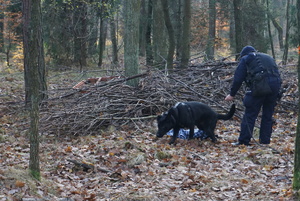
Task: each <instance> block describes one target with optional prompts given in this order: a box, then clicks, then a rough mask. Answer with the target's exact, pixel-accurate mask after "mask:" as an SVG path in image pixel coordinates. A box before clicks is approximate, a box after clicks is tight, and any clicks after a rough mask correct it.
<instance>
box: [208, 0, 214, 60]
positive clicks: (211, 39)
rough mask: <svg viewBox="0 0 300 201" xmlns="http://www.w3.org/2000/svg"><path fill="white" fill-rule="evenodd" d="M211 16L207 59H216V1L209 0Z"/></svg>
mask: <svg viewBox="0 0 300 201" xmlns="http://www.w3.org/2000/svg"><path fill="white" fill-rule="evenodd" d="M208 9H209V11H208V13H209V17H208V19H209V20H208V21H209V23H208V26H209V27H208V40H207V44H206V55H207V59H209V60H211V59H214V54H215V37H216V1H215V0H209V7H208Z"/></svg>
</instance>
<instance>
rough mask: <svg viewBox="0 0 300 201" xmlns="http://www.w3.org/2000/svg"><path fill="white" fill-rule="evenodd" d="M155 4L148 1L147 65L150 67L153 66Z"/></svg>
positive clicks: (150, 0)
mask: <svg viewBox="0 0 300 201" xmlns="http://www.w3.org/2000/svg"><path fill="white" fill-rule="evenodd" d="M152 4H153V2H152V0H148V12H147V29H146V64H147V65H148V66H152V65H153V47H152V40H151V33H152V21H153V20H152V18H153V13H152V11H153V5H152Z"/></svg>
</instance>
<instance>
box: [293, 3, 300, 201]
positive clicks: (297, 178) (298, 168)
mask: <svg viewBox="0 0 300 201" xmlns="http://www.w3.org/2000/svg"><path fill="white" fill-rule="evenodd" d="M297 21H298V27H297V29H298V33H300V0H297ZM297 68H298V88H299V87H300V34H298V66H297ZM298 93H299V95H300V92H298ZM298 114H300V101H299V102H298ZM293 189H294V190H296V191H298V190H300V115H298V123H297V132H296V140H295V159H294V178H293ZM298 197H299V195H298Z"/></svg>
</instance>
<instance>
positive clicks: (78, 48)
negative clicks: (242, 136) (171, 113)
mask: <svg viewBox="0 0 300 201" xmlns="http://www.w3.org/2000/svg"><path fill="white" fill-rule="evenodd" d="M299 10H300V0H297V1H296V0H284V1H283V0H98V1H96V0H89V1H87V0H0V200H23V201H25V200H26V201H33V200H34V201H35V200H37V199H35V198H39V200H71V201H72V200H90V201H94V200H122V201H123V200H125V201H126V200H128V201H129V200H267V199H269V200H293V199H296V198H297V197H299V195H300V193H299V191H298V189H299V186H300V182H299V181H300V179H299V178H300V173H299V172H300V170H299V169H300V168H299V167H300V162H299V161H300V159H298V157H299V155H300V148H299V146H298V147H295V141H296V140H298V141H299V140H300V137H298V135H300V130H299V129H300V127H299V126H298V127H297V125H299V122H300V118H299V121H298V122H297V114H298V110H299V90H298V85H299V84H298V78H297V70H298V72H300V71H299V68H300V63H299V62H298V60H299V58H298V57H299V55H300V54H299V52H300V49H299V40H300V39H299V31H300V26H299V23H298V22H299V21H300V12H299ZM245 45H252V46H254V47H255V48H256V49H257V50H258V51H260V52H265V53H268V54H270V55H272V56H273V57H274V58H275V59H276V62H277V63H278V66H279V70H280V71H281V75H282V78H283V84H282V91H283V92H284V93H283V97H282V98H281V100H280V101H278V104H277V106H276V111H275V113H274V122H273V123H274V125H273V136H272V144H271V145H270V147H269V146H268V147H263V146H260V145H259V144H254V145H253V146H251V147H250V148H249V147H246V146H241V147H233V146H231V143H232V142H234V141H236V139H237V137H238V135H239V130H240V128H239V126H240V125H239V123H240V120H241V118H242V116H243V110H244V106H243V95H244V91H243V90H240V92H239V93H238V94H237V95H236V100H235V103H236V107H237V110H236V113H235V115H234V118H233V119H232V120H229V121H226V122H224V121H220V122H218V124H217V128H216V134H217V135H218V136H219V138H218V141H217V143H212V142H210V141H209V140H199V139H193V140H189V141H186V140H183V139H178V140H177V141H178V144H177V145H175V146H170V145H168V144H167V142H168V140H169V139H168V137H167V136H165V137H164V138H162V139H159V140H158V139H157V138H155V133H156V131H157V124H156V117H157V115H158V114H161V113H163V112H165V111H167V110H168V108H170V107H171V106H173V105H174V104H176V103H177V102H181V101H200V102H203V103H205V104H207V105H209V106H210V107H212V108H213V109H214V110H216V111H217V112H218V113H225V112H227V111H228V109H229V108H230V105H231V103H228V102H224V98H225V96H226V95H227V94H228V92H229V89H230V85H231V82H232V77H233V74H234V71H235V68H236V66H237V64H238V59H239V52H240V51H241V49H242V48H243V47H244V46H245ZM297 62H298V66H297ZM297 68H298V69H297ZM299 75H300V74H298V77H299ZM259 123H260V118H258V120H257V123H256V128H255V131H254V133H253V139H256V138H258V133H259V130H258V129H259V128H258V127H259V126H258V125H259ZM295 136H297V137H296V140H295ZM298 144H299V143H298ZM294 156H296V158H295V160H294ZM294 165H295V166H294ZM294 167H295V168H294ZM293 168H294V169H293ZM28 170H29V171H30V174H28ZM293 170H294V172H293ZM293 173H294V174H295V175H293ZM32 176H33V177H32ZM293 179H294V181H293ZM266 198H267V199H266Z"/></svg>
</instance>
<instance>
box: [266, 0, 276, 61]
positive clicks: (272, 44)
mask: <svg viewBox="0 0 300 201" xmlns="http://www.w3.org/2000/svg"><path fill="white" fill-rule="evenodd" d="M269 9H270V7H269V0H267V11H268V13H270V11H269ZM270 20H271V19H270V15H269V14H268V32H269V40H270V45H271V50H272V55H273V58H274V59H276V56H275V50H274V43H273V37H272V31H271V22H270Z"/></svg>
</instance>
